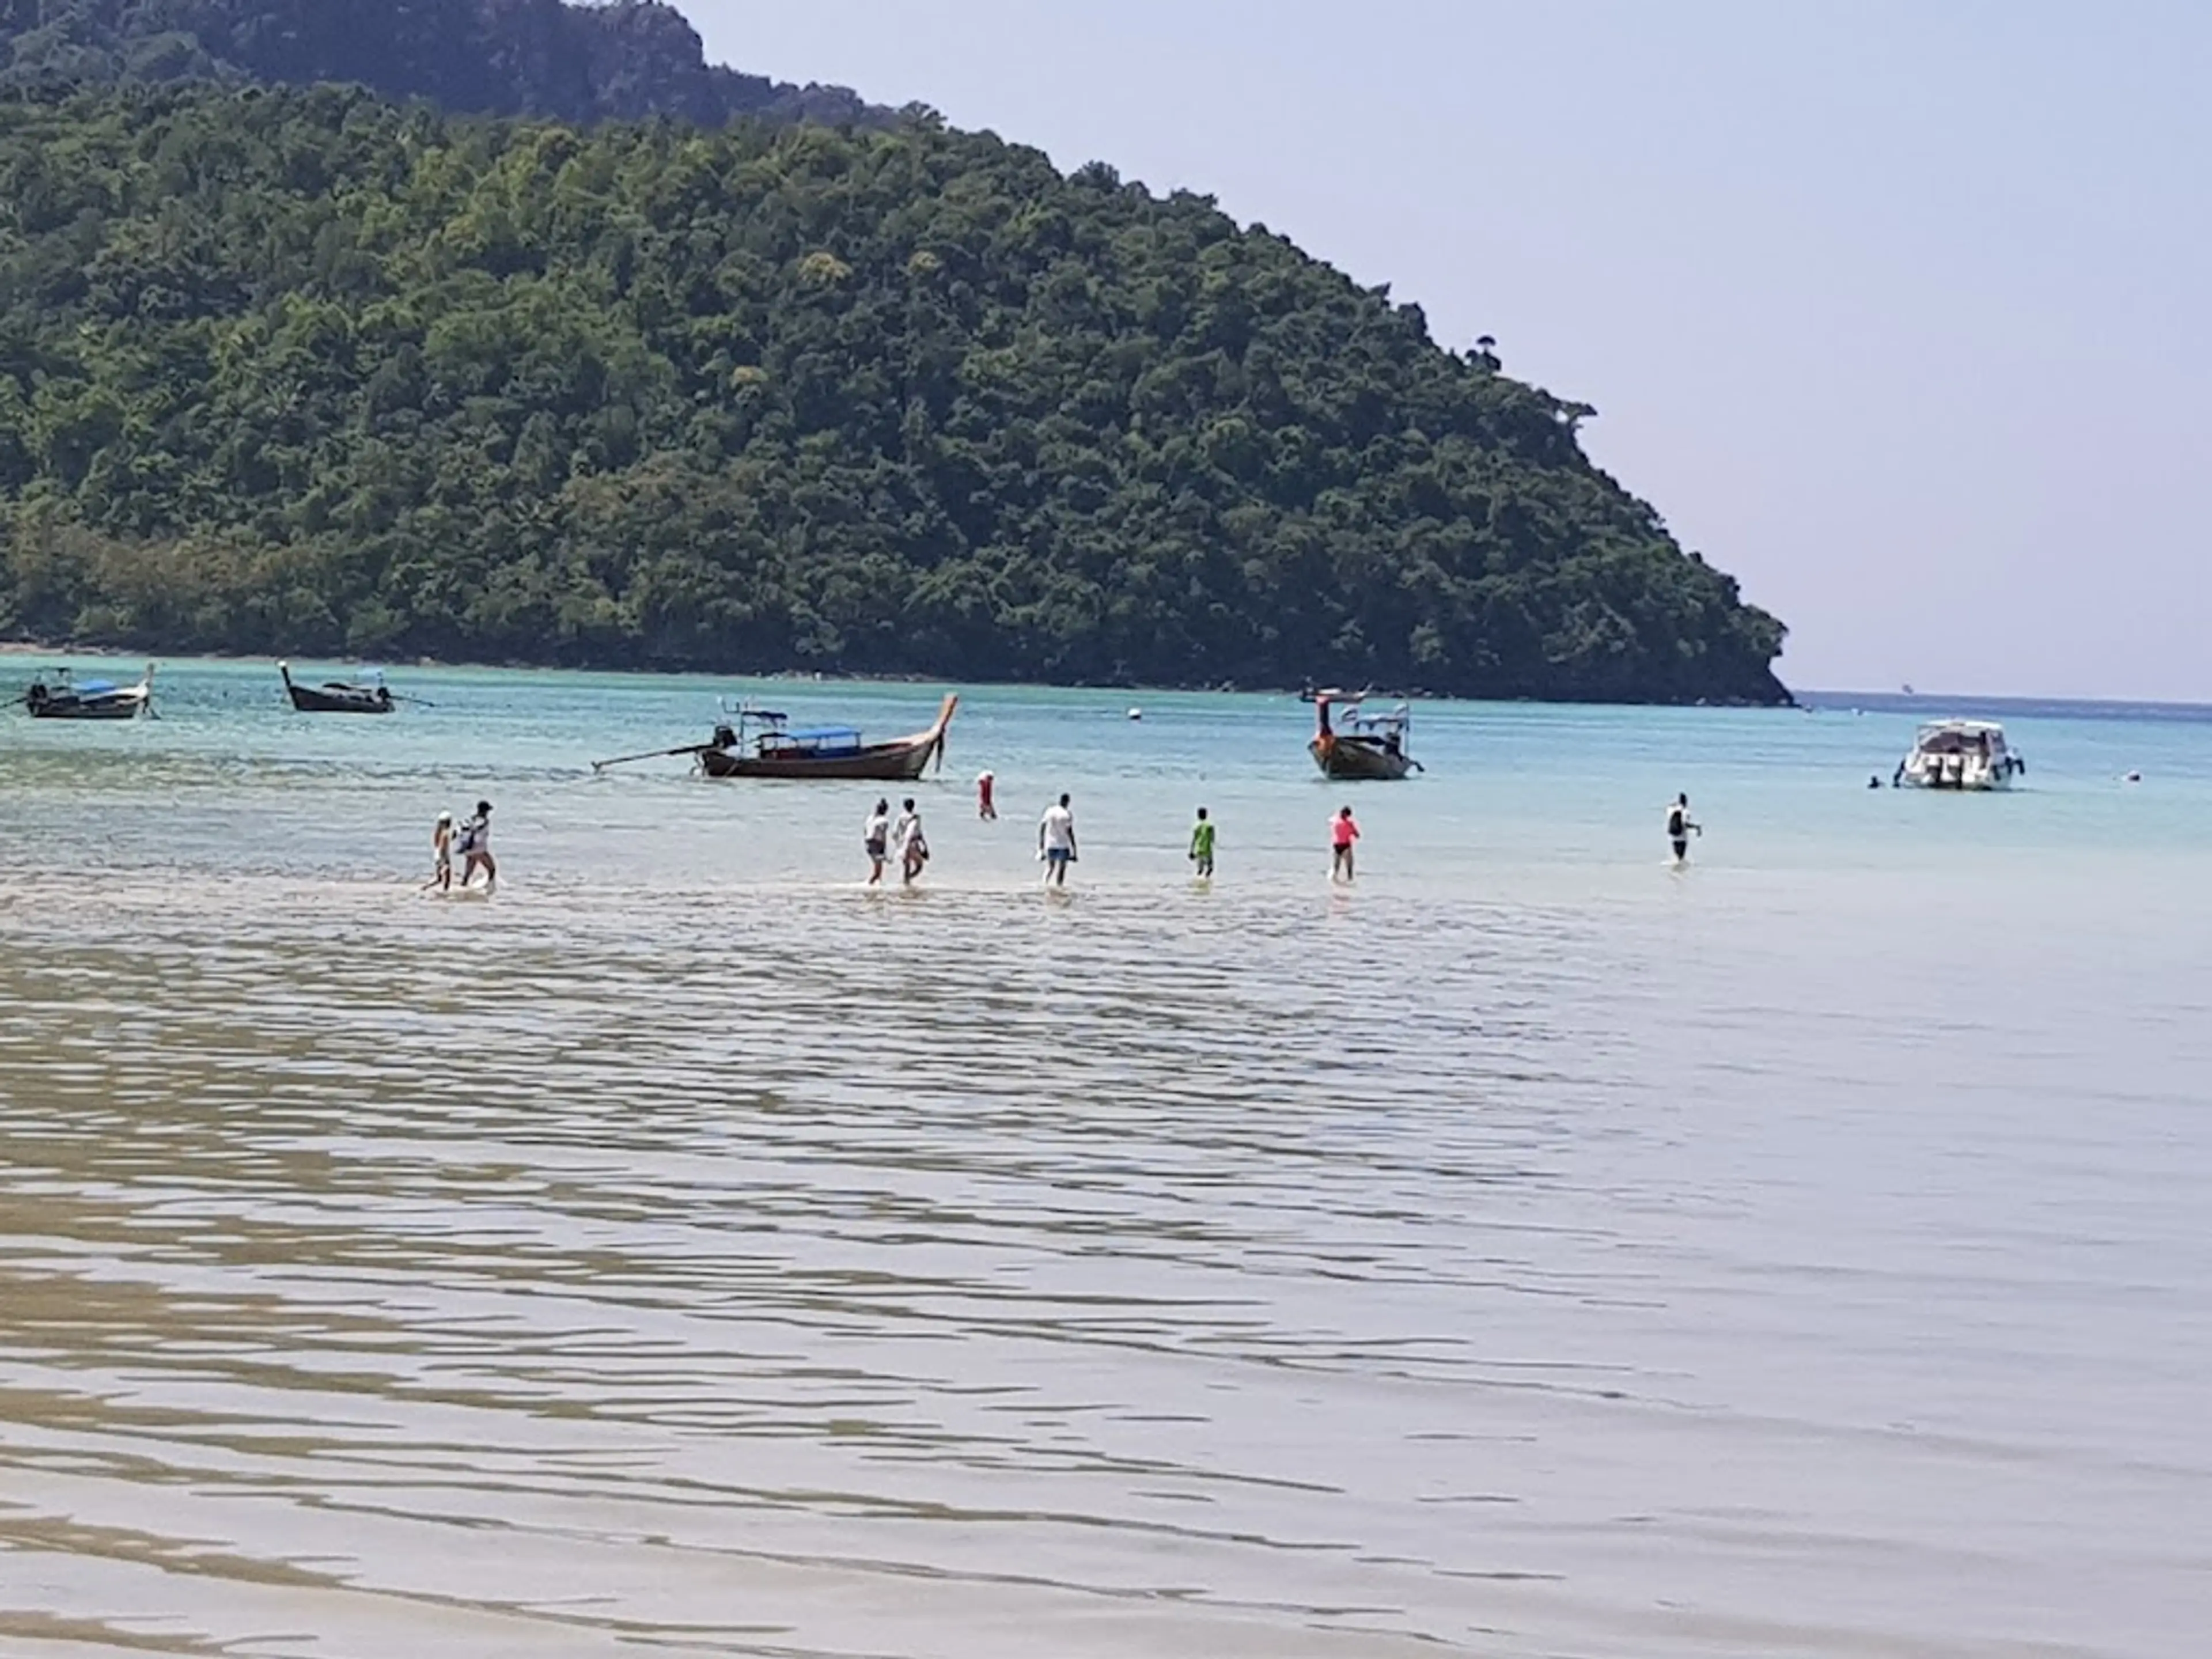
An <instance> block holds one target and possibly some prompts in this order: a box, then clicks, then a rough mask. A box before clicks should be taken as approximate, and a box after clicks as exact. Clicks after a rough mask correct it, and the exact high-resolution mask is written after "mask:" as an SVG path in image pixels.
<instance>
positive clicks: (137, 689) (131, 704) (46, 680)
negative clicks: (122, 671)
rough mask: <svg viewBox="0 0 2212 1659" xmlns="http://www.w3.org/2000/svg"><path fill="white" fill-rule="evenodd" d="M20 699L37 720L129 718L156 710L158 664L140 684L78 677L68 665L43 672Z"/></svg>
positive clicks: (147, 672)
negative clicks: (155, 696) (80, 678)
mask: <svg viewBox="0 0 2212 1659" xmlns="http://www.w3.org/2000/svg"><path fill="white" fill-rule="evenodd" d="M16 701H18V702H21V704H22V705H23V707H24V708H27V709H29V710H30V711H31V718H32V719H33V720H135V719H137V717H138V716H139V715H140V714H152V713H153V712H154V665H153V664H152V663H150V662H149V663H148V664H147V665H146V674H145V678H143V679H141V680H140V681H139V682H138V684H136V685H118V684H115V682H114V681H112V680H75V679H72V678H70V671H69V670H68V669H66V668H58V669H55V670H54V671H52V673H51V674H50V675H49V674H40V676H39V677H38V678H35V679H33V681H32V682H31V689H30V690H27V691H26V692H24V693H23V695H22V696H21V697H20V698H18V699H17V700H16Z"/></svg>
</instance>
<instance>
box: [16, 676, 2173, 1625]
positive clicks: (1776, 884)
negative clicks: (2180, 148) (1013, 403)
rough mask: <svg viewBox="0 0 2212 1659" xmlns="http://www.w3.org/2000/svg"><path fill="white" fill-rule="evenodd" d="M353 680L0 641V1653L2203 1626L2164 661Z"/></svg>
mask: <svg viewBox="0 0 2212 1659" xmlns="http://www.w3.org/2000/svg"><path fill="white" fill-rule="evenodd" d="M0 668H4V665H0ZM12 678H14V677H12V676H11V675H9V674H8V673H6V672H4V671H0V690H12V689H13V687H12ZM394 682H395V684H396V685H398V686H399V687H400V688H401V689H403V690H409V691H411V692H415V693H417V694H419V695H421V696H426V697H428V698H430V699H432V700H434V701H435V703H436V705H437V706H436V707H435V708H410V709H408V710H407V711H406V712H404V713H403V714H400V715H398V716H395V717H394V718H392V719H391V720H349V719H346V718H344V717H305V716H295V715H293V714H290V713H289V711H288V710H286V709H284V708H283V706H282V703H281V699H280V697H279V696H278V694H277V692H276V687H275V684H274V680H273V676H271V675H270V673H269V672H268V671H267V670H266V669H265V668H249V667H246V666H243V665H189V664H187V665H170V666H165V667H164V668H163V670H162V671H161V678H160V680H159V682H158V684H159V687H160V691H159V697H160V705H159V706H160V708H161V713H162V715H163V718H162V719H161V720H158V721H154V722H144V723H138V724H134V725H130V726H64V725H55V724H51V723H47V724H40V725H36V726H33V724H31V723H30V722H27V721H26V720H22V719H21V717H20V715H16V716H14V717H10V718H7V719H4V720H0V945H4V949H0V1158H4V1162H0V1651H4V1652H5V1653H7V1654H9V1655H10V1656H13V1655H17V1654H21V1655H38V1656H45V1655H71V1656H83V1655H88V1654H99V1653H106V1652H115V1653H123V1652H149V1651H152V1652H177V1653H212V1652H217V1651H228V1652H237V1653H241V1654H255V1655H295V1654H297V1655H306V1654H316V1655H328V1654H343V1655H356V1654H357V1655H363V1656H370V1655H386V1654H393V1653H401V1652H404V1653H409V1654H423V1655H447V1654H452V1655H479V1654H516V1655H520V1654H528V1655H532V1656H568V1655H598V1654H612V1653H617V1652H624V1653H640V1652H643V1653H668V1654H675V1653H716V1654H759V1655H777V1656H793V1655H808V1656H812V1655H839V1656H847V1655H897V1656H916V1659H921V1656H930V1659H935V1656H945V1659H955V1656H958V1659H975V1656H981V1659H997V1656H1006V1659H1014V1656H1023V1659H1028V1656H1036V1655H1041V1654H1050V1655H1055V1656H1057V1655H1070V1656H1090V1655H1100V1656H1121V1655H1132V1656H1133V1655H1152V1654H1162V1653H1206V1654H1225V1655H1251V1656H1278V1655H1329V1656H1337V1655H1374V1656H1385V1655H1398V1654H1407V1655H1411V1654H1416V1653H1434V1652H1437V1651H1439V1650H1441V1651H1446V1652H1453V1651H1465V1652H1468V1653H1475V1654H1482V1655H1509V1656H1523V1655H1526V1656H1538V1655H1542V1656H1559V1655H1575V1656H1607V1659H1612V1656H1620V1659H1643V1656H1674V1655H1680V1656H1691V1655H1697V1656H1707V1655H1742V1656H1754V1655H1757V1656H1779V1655H1808V1656H1811V1655H1820V1656H1862V1655H1863V1656H1869V1659H1870V1656H1877V1655H1880V1656H1894V1655H1900V1654H1911V1655H1929V1656H1947V1659H1948V1656H1959V1659H1966V1656H1973V1659H1995V1656H2008V1659H2027V1656H2036V1659H2053V1656H2086V1655H2100V1656H2105V1655H2111V1656H2120V1655H2127V1656H2137V1655H2140V1656H2153V1655H2156V1656H2167V1655H2171V1656H2184V1655H2191V1656H2193V1655H2195V1654H2197V1653H2200V1652H2202V1651H2203V1632H2204V1631H2205V1630H2206V1629H2207V1628H2208V1627H2212V1545H2208V1544H2207V1542H2206V1541H2207V1540H2208V1539H2212V1429H2208V1428H2207V1427H2206V1426H2205V1424H2204V1420H2203V1405H2202V1402H2203V1400H2204V1398H2205V1397H2206V1394H2207V1389H2208V1384H2212V1236H2208V1232H2207V1230H2206V1229H2205V1227H2204V1225H2203V1215H2204V1212H2205V1210H2204V1206H2205V1200H2206V1195H2207V1191H2208V1187H2212V1118H2208V1114H2207V1110H2206V1108H2207V1106H2208V1104H2212V1103H2209V1102H2208V1099H2207V1096H2208V1093H2212V1088H2208V1085H2207V1083H2206V1079H2208V1078H2212V1035H2208V1034H2212V1018H2208V1014H2212V1009H2208V1006H2207V1004H2208V1002H2212V981H2208V978H2207V975H2206V972H2205V945H2204V941H2205V940H2206V939H2207V938H2208V937H2212V929H2208V926H2207V924H2208V923H2212V900H2208V898H2207V893H2208V891H2209V890H2212V887H2209V886H2208V881H2207V877H2208V876H2212V859H2208V857H2207V854H2206V852H2205V850H2204V844H2205V830H2204V826H2205V825H2206V824H2207V823H2212V810H2209V809H2212V724H2207V723H2204V722H2202V721H2198V720H2191V719H2186V718H2177V717H2173V716H2172V714H2170V713H2166V712H2161V711H2138V713H2137V714H2136V715H2134V716H2132V717H2129V718H2099V717H2092V716H2091V714H2089V713H2088V712H2087V711H2079V710H2075V711H2068V710H2064V709H2056V708H2043V709H2033V708H2031V709H2027V710H2015V711H2010V712H2008V713H2007V714H2006V716H2005V718H2006V719H2007V722H2008V729H2009V730H2010V732H2012V735H2013V737H2014V739H2015V744H2016V745H2017V746H2018V747H2019V748H2020V749H2021V750H2022V751H2023V752H2025V753H2026V754H2027V757H2028V758H2029V761H2030V763H2031V766H2032V768H2033V770H2032V771H2031V773H2030V775H2029V776H2028V778H2027V787H2026V788H2024V789H2023V790H2021V792H2019V793H2016V794H2015V795H2013V796H2010V797H2007V798H2002V799H1954V798H1950V797H1931V796H1927V795H1920V794H1913V793H1902V792H1893V791H1890V790H1887V789H1882V790H1869V789H1867V788H1866V787H1865V782H1866V779H1867V777H1868V775H1869V774H1879V775H1882V776H1885V777H1886V776H1887V773H1888V770H1889V768H1890V767H1891V765H1892V764H1893V763H1894V761H1895V759H1896V757H1897V754H1898V753H1899V752H1900V751H1901V750H1902V747H1903V744H1904V743H1905V739H1906V738H1907V737H1908V736H1909V733H1910V729H1911V724H1912V714H1911V713H1910V712H1899V711H1896V710H1881V709H1875V710H1869V712H1867V713H1865V714H1858V715H1854V714H1851V713H1850V710H1849V708H1847V707H1846V708H1835V709H1828V710H1824V711H1823V712H1820V713H1818V714H1796V713H1738V712H1726V711H1717V710H1711V711H1708V710H1686V711H1653V710H1619V709H1589V710H1569V709H1558V708H1536V707H1529V706H1507V707H1497V706H1480V705H1443V706H1426V705H1425V706H1423V707H1422V708H1420V709H1419V711H1418V713H1417V716H1416V724H1415V744H1414V746H1415V751H1416V752H1417V753H1419V755H1420V756H1421V757H1423V759H1424V760H1425V762H1426V763H1427V764H1428V767H1429V771H1428V773H1427V774H1426V775H1425V776H1423V777H1422V778H1419V779H1417V780H1414V781H1411V782H1409V783H1407V784H1406V785H1403V786H1395V787H1393V786H1370V787H1365V788H1357V789H1354V790H1352V791H1351V792H1349V793H1346V791H1345V790H1343V789H1342V788H1340V787H1331V786H1326V785H1324V784H1322V782H1320V781H1318V780H1316V779H1313V778H1311V777H1310V775H1309V772H1310V768H1309V766H1308V763H1306V762H1305V760H1304V756H1303V754H1302V753H1301V746H1302V744H1303V740H1304V729H1305V721H1306V719H1307V714H1308V711H1306V710H1305V709H1304V708H1301V707H1300V706H1299V705H1297V703H1296V702H1292V701H1291V700H1289V699H1275V700H1268V699H1263V698H1229V697H1201V696H1169V695H1164V694H1151V693H1147V694H1144V695H1142V696H1140V697H1139V698H1138V699H1137V701H1139V702H1141V703H1142V704H1143V707H1144V710H1145V716H1146V717H1145V719H1144V720H1141V721H1135V722H1133V721H1130V720H1127V719H1126V717H1125V715H1126V710H1127V707H1128V705H1129V703H1130V702H1131V697H1130V696H1129V695H1128V694H1126V693H1125V694H1115V695H1109V694H1100V693H1078V692H1048V691H1036V690H994V689H991V688H978V689H975V690H973V691H972V692H971V693H970V694H969V701H968V703H967V704H966V706H964V707H963V711H962V713H961V715H960V717H959V719H958V720H957V722H956V724H955V726H954V728H953V753H952V759H951V764H949V765H948V767H947V769H946V773H945V779H944V780H942V781H931V782H929V783H927V784H924V785H922V786H920V787H917V789H916V791H915V793H916V794H917V797H918V799H921V803H922V807H923V811H924V812H925V815H926V817H927V820H928V823H929V827H930V830H931V836H932V842H933V847H934V849H935V853H936V857H935V859H934V860H933V863H932V866H931V868H930V871H929V873H928V875H927V878H926V880H925V884H924V887H923V890H919V891H916V892H913V893H899V892H877V893H869V892H866V891H864V890H861V888H860V876H861V875H862V874H863V873H864V872H865V866H864V864H863V863H862V860H860V856H859V847H858V842H859V829H860V820H861V818H862V817H863V816H864V815H865V812H866V807H867V805H868V804H869V802H870V801H871V800H872V799H873V796H874V793H876V792H875V790H874V789H873V788H872V787H869V786H863V785H847V786H837V785H829V786H780V785H745V784H711V783H707V782H703V781H697V780H694V779H692V778H690V777H688V776H687V775H685V771H684V765H683V763H681V762H680V761H676V760H667V761H662V762H657V763H646V764H642V765H641V766H638V767H635V768H630V769H622V770H620V771H618V772H616V773H613V774H611V775H606V776H594V775H592V774H591V772H590V771H589V769H588V767H587V766H586V764H585V763H586V762H588V761H589V760H590V759H592V758H593V757H599V756H605V755H609V754H619V753H623V752H626V751H629V750H641V749H647V748H653V747H656V746H663V745H666V744H675V743H678V742H682V741H686V740H689V739H690V738H693V737H694V736H702V735H704V727H705V726H706V724H707V723H708V719H709V717H710V716H711V714H712V702H713V696H714V691H715V690H719V689H725V688H720V687H716V686H714V685H712V684H708V683H706V682H701V681H685V680H679V679H654V678H621V677H592V676H563V675H548V674H519V673H516V674H503V673H492V672H462V671H435V672H432V671H410V672H407V673H404V674H398V673H396V674H395V676H394ZM729 689H735V688H729ZM754 689H755V690H757V691H760V692H762V693H763V695H768V696H772V698H773V699H774V700H775V702H777V703H778V705H779V706H783V707H787V708H790V709H791V711H792V713H793V714H794V715H796V716H799V717H800V718H803V719H812V718H815V717H817V716H821V717H826V718H831V719H836V718H843V717H853V718H856V719H857V720H858V721H859V723H860V724H861V725H862V726H865V727H866V729H867V731H868V732H869V735H870V736H871V737H878V736H883V735H887V734H890V733H892V732H898V731H902V730H907V729H911V728H912V727H915V726H920V725H922V724H925V723H926V721H927V717H928V715H929V714H930V712H931V709H932V708H933V703H934V700H935V688H928V687H917V688H901V687H863V686H841V685H828V684H788V683H786V684H775V685H772V686H768V687H757V688H754ZM983 766H989V767H990V768H991V769H993V770H994V771H995V772H996V773H997V775H998V777H999V790H1000V800H1001V803H1002V807H1003V810H1004V811H1006V817H1005V818H1004V819H1003V820H1002V821H1001V822H1000V823H997V824H995V825H983V824H979V823H977V822H976V821H975V817H974V813H973V808H972V804H971V794H970V781H971V780H972V778H973V776H974V774H975V770H976V769H979V768H981V767H983ZM2138 768H2139V769H2141V770H2142V773H2143V781H2142V783H2141V784H2140V785H2136V786H2130V785H2127V784H2124V783H2123V782H2122V781H2120V775H2121V774H2122V773H2124V771H2126V770H2128V769H2138ZM1678 787H1679V788H1686V789H1687V790H1689V791H1690V792H1691V793H1692V797H1693V799H1694V801H1695V804H1696V806H1697V809H1698V811H1699V816H1700V817H1702V818H1703V820H1704V821H1705V823H1706V824H1707V826H1708V834H1707V835H1706V836H1705V838H1704V839H1703V840H1702V841H1700V842H1699V843H1698V845H1697V846H1696V848H1694V850H1693V863H1692V867H1691V868H1690V869H1689V870H1688V871H1687V872H1674V871H1672V870H1670V869H1668V868H1667V867H1666V866H1665V862H1664V860H1663V857H1662V854H1663V851H1664V849H1663V847H1662V842H1661V839H1660V835H1659V823H1660V807H1661V804H1662V802H1663V801H1664V800H1665V799H1667V798H1668V797H1669V796H1670V795H1671V794H1672V793H1673V792H1674V790H1675V789H1676V788H1678ZM1062 788H1066V789H1068V790H1070V791H1072V792H1073V793H1074V795H1075V797H1076V810H1077V813H1078V817H1079V825H1080V827H1081V831H1082V834H1083V838H1084V842H1083V844H1084V856H1083V859H1082V860H1081V861H1080V863H1079V865H1078V866H1076V873H1075V881H1074V891H1073V893H1072V895H1071V896H1068V897H1066V898H1065V899H1048V898H1046V897H1044V896H1042V895H1041V894H1040V893H1039V892H1038V891H1037V890H1036V876H1037V871H1036V865H1035V863H1034V861H1033V853H1034V845H1035V842H1034V836H1035V830H1034V824H1035V816H1036V811H1037V809H1038V808H1039V807H1041V806H1042V804H1043V803H1044V801H1045V800H1046V799H1048V798H1049V797H1050V795H1052V794H1053V793H1057V792H1058V791H1059V790H1060V789H1062ZM479 794H481V795H486V796H489V797H490V798H491V799H493V800H494V801H495V803H496V811H495V817H496V819H497V822H498V834H497V837H496V841H495V846H496V849H497V852H498V854H499V857H500V860H501V872H502V885H501V891H500V893H499V895H498V896H497V897H496V898H495V899H494V900H492V901H491V902H488V903H464V902H440V901H437V900H435V899H433V898H429V897H426V896H422V894H421V893H420V892H419V891H418V890H417V884H418V883H419V881H420V879H421V878H422V875H423V874H424V873H427V867H428V825H429V822H430V820H431V818H432V817H435V813H436V811H438V810H439V809H440V808H441V806H450V807H453V808H456V809H462V808H465V807H466V806H467V805H470V804H471V803H472V802H473V800H474V799H476V798H477V796H478V795H479ZM1340 799H1351V800H1352V801H1353V802H1354V804H1355V805H1357V806H1358V811H1359V814H1360V817H1361V819H1362V822H1363V823H1364V827H1365V830H1366V834H1365V837H1364V840H1363V842H1362V844H1361V856H1362V858H1363V860H1364V862H1363V864H1362V866H1361V872H1360V878H1359V881H1358V884H1357V886H1356V887H1354V888H1353V889H1352V890H1348V891H1346V890H1332V889H1331V888H1330V887H1329V885H1328V882H1327V880H1326V875H1325V872H1326V859H1327V854H1326V838H1325V835H1324V828H1325V823H1326V819H1327V817H1328V815H1329V813H1330V812H1331V811H1333V810H1334V806H1335V805H1337V804H1338V803H1339V801H1340ZM1201 802H1203V803H1204V804H1206V805H1209V806H1210V807H1211V808H1212V810H1213V811H1214V814H1215V816H1216V817H1217V818H1218V821H1219V823H1220V824H1221V854H1220V858H1221V874H1220V877H1219V878H1218V880H1217V881H1215V882H1214V883H1213V884H1212V886H1211V888H1209V889H1201V888H1200V887H1197V886H1195V885H1194V884H1193V883H1192V882H1191V881H1190V880H1189V878H1188V866H1187V865H1186V864H1185V862H1184V860H1183V858H1182V847H1183V840H1184V836H1185V833H1186V830H1187V827H1188V821H1189V816H1190V812H1191V810H1192V809H1193V807H1194V806H1195V805H1199V804H1200V803H1201Z"/></svg>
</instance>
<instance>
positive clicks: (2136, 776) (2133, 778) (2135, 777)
mask: <svg viewBox="0 0 2212 1659" xmlns="http://www.w3.org/2000/svg"><path fill="white" fill-rule="evenodd" d="M2127 781H2129V782H2130V783H2141V782H2142V773H2140V772H2130V773H2129V774H2128V777H2127Z"/></svg>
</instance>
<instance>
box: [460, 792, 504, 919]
mask: <svg viewBox="0 0 2212 1659" xmlns="http://www.w3.org/2000/svg"><path fill="white" fill-rule="evenodd" d="M460 847H461V855H462V859H463V863H462V865H461V890H462V891H464V892H465V891H467V890H468V885H469V884H470V883H471V881H474V880H475V879H476V875H477V870H478V869H479V868H482V870H483V872H484V892H485V894H486V895H487V896H489V894H490V893H491V892H492V891H493V890H494V889H495V888H497V887H498V885H499V866H498V864H497V863H496V862H495V860H493V858H492V855H491V803H490V802H489V801H488V800H480V801H478V802H477V815H476V816H475V817H472V818H471V819H470V820H469V821H468V822H467V823H464V824H463V825H462V826H461V841H460Z"/></svg>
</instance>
